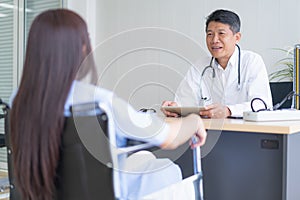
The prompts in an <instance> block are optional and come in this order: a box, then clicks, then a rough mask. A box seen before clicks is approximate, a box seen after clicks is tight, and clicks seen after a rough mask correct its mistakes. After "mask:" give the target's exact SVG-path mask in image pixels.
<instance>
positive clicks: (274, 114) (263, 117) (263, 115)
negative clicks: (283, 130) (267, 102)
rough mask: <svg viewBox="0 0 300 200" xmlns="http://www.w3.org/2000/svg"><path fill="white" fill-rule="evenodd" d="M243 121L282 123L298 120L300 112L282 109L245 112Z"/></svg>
mask: <svg viewBox="0 0 300 200" xmlns="http://www.w3.org/2000/svg"><path fill="white" fill-rule="evenodd" d="M243 119H244V120H245V121H284V120H300V110H296V109H282V110H275V111H259V112H252V111H246V112H244V113H243Z"/></svg>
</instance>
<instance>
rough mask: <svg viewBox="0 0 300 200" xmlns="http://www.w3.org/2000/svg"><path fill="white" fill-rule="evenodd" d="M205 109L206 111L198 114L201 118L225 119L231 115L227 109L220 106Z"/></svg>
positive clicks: (216, 104)
mask: <svg viewBox="0 0 300 200" xmlns="http://www.w3.org/2000/svg"><path fill="white" fill-rule="evenodd" d="M205 107H206V109H205V110H202V111H200V113H199V114H200V115H201V116H205V117H209V118H226V117H228V116H230V115H231V112H230V110H229V108H228V107H227V106H225V105H222V104H218V103H215V104H210V105H208V106H205Z"/></svg>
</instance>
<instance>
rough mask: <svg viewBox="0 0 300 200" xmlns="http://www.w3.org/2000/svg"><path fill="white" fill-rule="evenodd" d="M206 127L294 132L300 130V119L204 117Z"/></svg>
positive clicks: (282, 132) (265, 131) (264, 131)
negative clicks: (262, 119) (253, 120)
mask: <svg viewBox="0 0 300 200" xmlns="http://www.w3.org/2000/svg"><path fill="white" fill-rule="evenodd" d="M203 122H204V125H205V128H206V129H211V130H228V131H243V132H256V133H257V132H259V133H276V134H292V133H296V132H300V120H297V121H273V122H250V121H244V120H242V119H203Z"/></svg>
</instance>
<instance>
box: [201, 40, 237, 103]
mask: <svg viewBox="0 0 300 200" xmlns="http://www.w3.org/2000/svg"><path fill="white" fill-rule="evenodd" d="M236 46H237V48H238V55H239V57H238V85H237V89H238V90H240V89H241V48H240V46H239V45H237V44H236ZM213 60H214V57H211V60H210V63H209V65H208V66H206V67H205V68H204V69H203V70H202V73H201V78H200V98H201V100H203V101H209V100H210V99H211V98H208V97H204V96H203V94H202V87H201V82H202V79H203V77H204V74H205V72H206V71H207V70H208V69H212V78H213V79H214V78H215V77H216V71H215V68H213V66H212V62H213Z"/></svg>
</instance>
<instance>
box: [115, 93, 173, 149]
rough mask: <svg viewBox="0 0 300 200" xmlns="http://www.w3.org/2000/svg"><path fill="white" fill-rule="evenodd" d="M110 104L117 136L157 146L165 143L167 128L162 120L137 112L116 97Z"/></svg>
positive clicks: (153, 115) (152, 115)
mask: <svg viewBox="0 0 300 200" xmlns="http://www.w3.org/2000/svg"><path fill="white" fill-rule="evenodd" d="M114 96H115V95H114ZM111 103H112V104H111V105H112V116H113V119H114V124H115V126H116V129H117V130H118V131H117V132H118V136H121V137H125V138H129V139H134V140H139V141H144V142H149V143H152V144H154V145H157V146H159V145H161V144H162V143H164V142H165V140H166V139H167V136H168V133H169V126H168V124H167V123H165V122H164V120H163V119H161V118H159V117H157V116H156V115H155V114H149V113H142V112H137V111H136V110H135V109H134V108H133V107H132V106H131V105H129V104H128V103H127V102H125V101H124V100H122V99H120V98H118V97H113V98H112V102H111Z"/></svg>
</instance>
